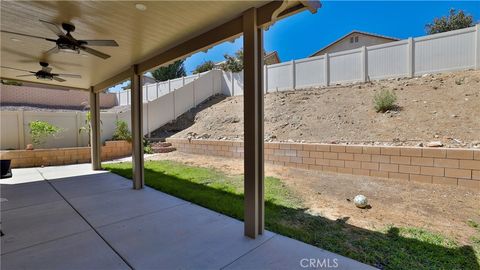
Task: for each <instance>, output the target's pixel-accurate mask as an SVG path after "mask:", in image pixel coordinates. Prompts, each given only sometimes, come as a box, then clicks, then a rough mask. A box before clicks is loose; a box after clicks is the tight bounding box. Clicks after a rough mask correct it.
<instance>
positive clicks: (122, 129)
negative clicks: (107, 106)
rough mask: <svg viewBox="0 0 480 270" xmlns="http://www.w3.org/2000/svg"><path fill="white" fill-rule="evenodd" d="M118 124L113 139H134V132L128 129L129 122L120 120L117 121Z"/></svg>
mask: <svg viewBox="0 0 480 270" xmlns="http://www.w3.org/2000/svg"><path fill="white" fill-rule="evenodd" d="M115 124H116V125H117V128H116V129H115V132H114V133H113V136H112V140H114V141H128V142H131V141H132V134H131V133H130V130H128V124H127V122H125V121H123V120H118V121H117V122H115Z"/></svg>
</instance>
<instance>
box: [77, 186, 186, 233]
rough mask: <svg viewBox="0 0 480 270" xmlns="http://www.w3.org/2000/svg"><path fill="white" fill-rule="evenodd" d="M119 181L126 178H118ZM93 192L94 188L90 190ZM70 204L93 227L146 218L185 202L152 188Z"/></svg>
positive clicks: (118, 192) (92, 196) (126, 190)
mask: <svg viewBox="0 0 480 270" xmlns="http://www.w3.org/2000/svg"><path fill="white" fill-rule="evenodd" d="M118 181H124V182H127V181H125V179H122V178H118ZM91 188H92V189H94V186H92V187H91ZM70 202H71V204H72V205H73V206H74V207H75V208H76V209H77V210H78V211H79V212H81V213H82V215H83V217H84V218H85V219H86V220H88V222H89V223H90V224H92V225H93V226H94V227H99V226H103V225H106V224H111V223H115V222H118V221H121V220H124V219H129V218H133V217H136V216H141V215H145V214H148V213H152V212H155V211H160V210H162V209H167V208H170V207H173V206H176V205H180V204H184V203H186V202H185V201H183V200H180V199H177V198H175V197H173V196H170V195H167V194H164V193H161V192H158V191H156V190H153V189H151V188H148V187H146V188H144V189H141V190H133V189H131V188H128V189H120V190H115V191H111V192H104V193H100V194H96V195H91V196H83V197H76V198H72V199H71V200H70Z"/></svg>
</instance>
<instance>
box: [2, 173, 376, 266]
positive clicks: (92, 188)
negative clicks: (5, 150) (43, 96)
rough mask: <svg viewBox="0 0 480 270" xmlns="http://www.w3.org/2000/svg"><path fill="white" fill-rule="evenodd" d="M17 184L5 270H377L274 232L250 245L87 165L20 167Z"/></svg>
mask: <svg viewBox="0 0 480 270" xmlns="http://www.w3.org/2000/svg"><path fill="white" fill-rule="evenodd" d="M35 170H36V171H37V173H35ZM39 171H40V172H42V174H43V176H45V177H46V178H47V180H48V182H47V181H44V180H38V175H39V173H38V172H39ZM82 171H83V174H82ZM29 177H30V178H31V180H32V181H33V182H31V183H26V182H28V180H29V179H28V178H29ZM48 177H51V178H52V179H49V178H48ZM17 178H18V179H17ZM19 179H20V180H19ZM11 182H12V183H20V184H16V185H8V186H7V187H5V189H3V185H2V197H3V194H6V197H9V201H8V204H7V202H5V205H6V206H7V207H8V208H7V209H5V210H4V211H1V212H0V213H1V216H0V217H1V220H2V231H3V232H4V233H5V235H4V236H3V237H1V246H0V247H1V248H2V249H1V254H2V256H1V257H2V258H1V263H2V269H15V270H16V269H102V270H103V269H129V266H132V267H133V268H135V269H172V268H173V269H222V268H224V267H227V268H231V269H292V268H294V269H295V268H297V269H304V267H302V265H300V263H301V260H302V259H303V258H307V259H320V260H319V261H315V262H314V263H316V267H315V269H321V267H318V266H319V265H320V264H322V263H323V264H325V263H328V262H323V261H322V260H323V259H330V261H329V263H330V266H331V265H332V264H333V263H335V262H334V261H333V259H335V258H337V259H338V261H337V263H338V267H337V268H336V269H372V268H370V267H368V266H366V265H363V264H360V263H358V262H356V261H353V260H350V259H347V258H345V257H342V256H338V255H336V254H333V253H330V252H326V251H324V250H322V249H319V248H316V247H313V246H310V245H307V244H305V243H302V242H298V241H295V240H293V239H290V238H286V237H283V236H279V235H276V234H274V233H271V232H268V231H266V232H265V234H264V235H262V236H261V237H259V238H257V239H255V240H252V239H250V238H247V237H245V236H244V235H243V222H241V221H238V220H236V219H233V218H230V217H227V216H225V215H222V214H219V213H216V212H214V211H211V210H209V209H206V208H203V207H201V206H198V205H195V204H191V203H189V202H186V201H183V200H181V199H178V198H175V197H172V196H170V195H167V194H165V193H162V192H159V191H156V190H153V189H151V188H148V187H146V188H145V189H143V190H133V189H132V188H131V182H130V181H127V180H126V179H125V178H123V177H121V176H118V175H115V174H111V173H107V172H92V171H91V170H90V166H86V165H84V164H82V165H73V166H65V167H45V168H36V169H18V170H14V177H13V179H11ZM50 184H51V185H50ZM53 186H54V187H55V188H56V189H57V190H58V192H60V193H61V195H62V196H55V195H54V194H55V193H56V191H55V189H54V188H53ZM3 192H5V193H3ZM64 198H65V199H64ZM49 200H53V201H49ZM2 204H3V203H2ZM92 226H93V227H92ZM304 263H309V264H310V265H311V263H312V261H308V262H307V261H304ZM320 266H322V265H320ZM323 266H324V265H323ZM327 266H328V265H327ZM310 268H313V267H310ZM324 268H325V267H324ZM330 269H331V268H330Z"/></svg>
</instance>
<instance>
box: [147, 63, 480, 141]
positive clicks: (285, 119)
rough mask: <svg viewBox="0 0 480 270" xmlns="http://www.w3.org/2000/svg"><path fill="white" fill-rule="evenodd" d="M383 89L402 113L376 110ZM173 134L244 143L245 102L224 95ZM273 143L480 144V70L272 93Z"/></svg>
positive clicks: (174, 127) (268, 112) (269, 123)
mask: <svg viewBox="0 0 480 270" xmlns="http://www.w3.org/2000/svg"><path fill="white" fill-rule="evenodd" d="M381 89H390V90H393V91H394V92H395V93H396V95H397V97H398V99H397V104H398V106H399V109H398V110H396V111H391V112H387V113H377V112H375V110H374V108H373V96H374V94H375V93H376V92H378V91H380V90H381ZM178 131H179V132H178ZM176 132H178V133H176ZM174 133H176V134H174ZM172 134H174V135H173V137H181V138H186V137H191V138H210V139H235V140H241V139H242V138H243V97H241V96H240V97H227V98H225V97H216V98H214V99H213V100H210V101H208V102H207V103H206V104H203V106H201V107H199V108H197V109H195V110H194V111H191V112H189V113H186V114H185V115H183V116H182V117H180V118H179V119H178V120H177V122H175V123H173V124H170V125H167V126H165V127H162V128H161V129H159V130H157V132H156V133H155V134H154V136H155V135H158V136H161V135H163V136H169V135H172ZM265 139H266V140H267V141H305V142H328V143H331V142H336V143H355V144H388V145H419V144H421V143H423V144H426V143H428V142H431V141H442V142H443V143H444V144H445V145H446V146H448V147H480V71H464V72H456V73H444V74H435V75H424V76H422V77H420V78H413V79H391V80H384V81H375V82H370V83H366V84H355V85H348V86H334V87H328V88H312V89H306V90H302V91H300V90H297V91H290V92H279V93H270V94H267V95H266V96H265Z"/></svg>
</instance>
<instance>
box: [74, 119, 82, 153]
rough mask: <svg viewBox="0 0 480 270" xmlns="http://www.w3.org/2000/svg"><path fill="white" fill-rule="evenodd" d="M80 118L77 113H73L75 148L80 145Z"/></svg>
mask: <svg viewBox="0 0 480 270" xmlns="http://www.w3.org/2000/svg"><path fill="white" fill-rule="evenodd" d="M80 125H81V124H80V118H79V116H78V112H75V134H76V136H77V137H76V138H77V147H80V145H81V142H80V139H81V137H80Z"/></svg>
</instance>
